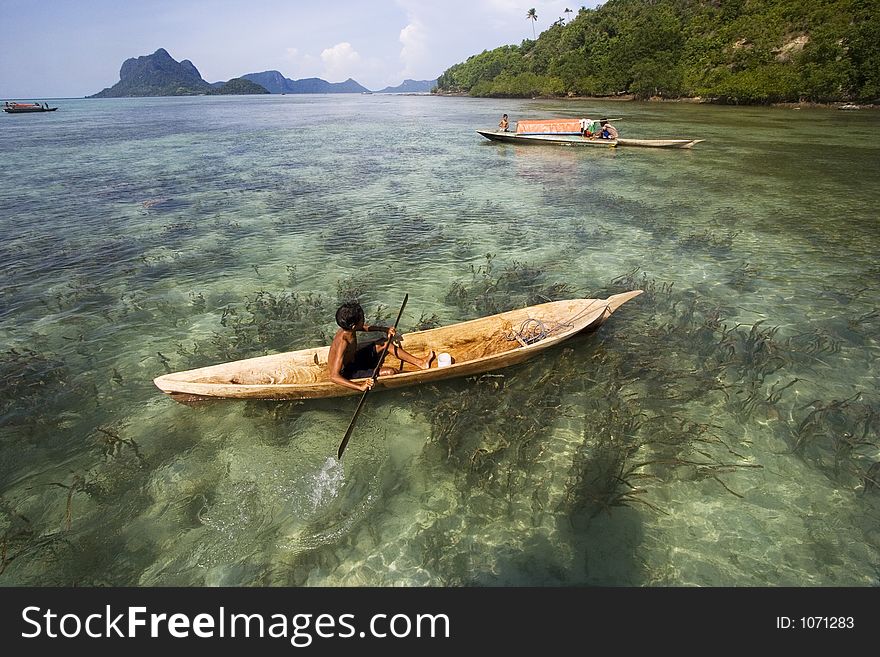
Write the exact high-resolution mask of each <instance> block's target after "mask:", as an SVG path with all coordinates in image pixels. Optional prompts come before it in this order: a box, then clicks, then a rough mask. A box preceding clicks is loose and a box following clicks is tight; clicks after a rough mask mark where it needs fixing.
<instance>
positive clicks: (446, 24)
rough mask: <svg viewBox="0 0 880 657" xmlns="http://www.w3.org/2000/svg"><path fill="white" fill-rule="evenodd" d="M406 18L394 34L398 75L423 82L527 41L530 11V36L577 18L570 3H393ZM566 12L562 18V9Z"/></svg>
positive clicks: (562, 0) (477, 0)
mask: <svg viewBox="0 0 880 657" xmlns="http://www.w3.org/2000/svg"><path fill="white" fill-rule="evenodd" d="M396 4H397V6H398V7H400V8H401V9H402V10H403V11H404V13H405V14H406V19H407V24H406V26H405V27H404V28H403V29H402V30H401V31H400V37H399V39H400V44H401V49H400V61H401V63H402V66H403V68H402V70H401V72H400V75H402V76H403V77H409V78H415V79H420V80H421V79H427V78H431V77H434V76H436V75H439V74H440V73H442V72H443V71H444V70H445V69H446V68H448V67H449V66H451V65H452V64H454V63H457V62H461V61H464V60H465V59H467V58H468V57H470V56H471V55H476V54H479V53H481V52H482V51H483V50H491V49H492V48H497V47H498V46H501V45H507V44H519V43H520V42H521V41H522V40H523V39H531V38H532V21H530V20H527V19H526V13H527V12H528V10H529V9H531V8H532V7H534V8H535V10H536V12H537V15H538V21H537V23H536V24H535V26H534V27H535V31H536V33H540V32H541V31H543V30H546V29H547V28H549V27H550V26H551V25H552V24H553V22H555V21H556V20H557V19H558V18H564V19H567V20H570V19H573V18H574V17H575V16H576V15H577V11H578V9H580V7H581V5H582V4H586V5H587V6H589V7H593V6H595V5H596V4H597V2H596V1H595V0H593V1H592V2H587V3H583V2H578V3H573V2H571V1H570V0H552V1H549V2H539V1H538V0H523V1H519V0H447V1H446V2H442V3H435V2H425V1H424V0H396ZM567 7H568V8H571V9H572V13H570V14H565V9H566V8H567Z"/></svg>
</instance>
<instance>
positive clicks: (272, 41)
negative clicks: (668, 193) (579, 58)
mask: <svg viewBox="0 0 880 657" xmlns="http://www.w3.org/2000/svg"><path fill="white" fill-rule="evenodd" d="M597 4H598V3H597V2H587V3H583V2H579V3H576V4H573V3H570V2H568V3H567V2H564V1H562V2H556V1H553V2H539V1H537V0H527V1H526V2H517V1H516V0H513V1H510V0H445V1H444V2H437V1H431V0H361V1H355V0H337V1H336V2H327V1H326V0H322V1H318V0H250V1H249V2H242V1H240V0H214V1H209V0H142V1H140V2H137V1H135V2H129V1H128V0H80V1H77V0H67V1H65V0H0V99H4V100H6V99H9V100H12V99H18V100H20V99H22V98H26V99H32V98H36V99H40V98H75V97H82V96H86V95H90V94H94V93H96V92H98V91H100V90H101V89H103V88H105V87H110V86H112V85H114V84H116V82H118V81H119V68H120V66H121V65H122V62H123V61H125V60H126V59H128V58H129V57H138V56H140V55H147V54H150V53H152V52H155V51H156V49H158V48H165V49H166V50H167V51H168V52H169V54H170V55H171V56H172V57H173V58H174V59H176V60H178V61H182V60H184V59H189V60H190V61H191V62H192V63H193V64H195V66H196V68H198V69H199V72H200V73H201V74H202V77H203V78H204V79H205V80H207V81H208V82H217V81H219V80H228V79H229V78H233V77H237V76H240V75H244V74H245V73H256V72H260V71H267V70H278V71H281V73H282V74H284V75H285V76H286V77H288V78H292V79H300V78H307V77H320V78H323V79H325V80H328V81H329V82H341V81H343V80H345V79H347V78H349V77H351V78H354V79H355V80H357V81H358V82H360V83H361V84H363V85H364V86H365V87H367V88H369V89H374V90H378V89H381V88H383V87H385V86H395V85H398V84H400V83H401V82H402V81H403V80H404V79H405V78H411V79H415V80H428V79H433V78H435V77H437V76H438V75H440V74H441V73H442V72H443V71H444V70H446V69H447V68H449V67H450V66H452V65H453V64H456V63H458V62H461V61H464V60H465V59H467V58H468V57H469V56H471V55H474V54H477V53H480V52H482V51H483V50H490V49H492V48H496V47H498V46H501V45H505V44H519V43H520V42H521V41H522V40H523V39H526V38H531V37H532V23H531V21H530V20H527V19H526V13H527V12H528V10H529V9H530V8H532V7H534V8H535V10H536V12H537V14H538V21H537V23H536V24H535V29H536V31H537V32H540V31H541V30H545V29H547V28H548V27H549V26H550V25H551V24H552V23H553V22H554V21H555V20H557V19H558V18H574V16H575V15H576V14H575V13H571V14H565V13H564V10H565V9H566V8H570V9H572V10H573V12H576V11H577V10H578V9H579V8H580V7H581V6H584V5H585V6H587V7H595V6H596V5H597Z"/></svg>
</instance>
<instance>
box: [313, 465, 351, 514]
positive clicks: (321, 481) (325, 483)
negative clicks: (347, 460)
mask: <svg viewBox="0 0 880 657" xmlns="http://www.w3.org/2000/svg"><path fill="white" fill-rule="evenodd" d="M344 476H345V471H344V470H343V468H342V462H341V461H337V460H336V459H335V458H333V457H332V456H331V457H329V458H328V459H327V461H326V462H325V463H324V465H323V466H322V467H321V471H320V472H319V473H318V474H317V476H316V477H315V487H314V488H312V490H311V494H310V496H309V497H310V499H311V501H312V510H313V511H316V510H317V509H318V507H320V506H323V505H324V504H325V503H326V502H327V501H329V500H331V499H333V498H334V497H336V495H337V493H338V492H339V488H340V487H341V485H342V480H343V478H344Z"/></svg>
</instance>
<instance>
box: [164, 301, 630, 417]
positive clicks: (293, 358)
mask: <svg viewBox="0 0 880 657" xmlns="http://www.w3.org/2000/svg"><path fill="white" fill-rule="evenodd" d="M641 293H642V290H633V291H632V292H624V293H622V294H615V295H612V296H610V297H608V298H607V299H568V300H565V301H552V302H550V303H543V304H539V305H536V306H529V307H528V308H521V309H519V310H511V311H509V312H505V313H500V314H498V315H492V316H489V317H482V318H480V319H474V320H470V321H467V322H461V323H459V324H451V325H449V326H441V327H439V328H435V329H430V330H426V331H414V332H412V333H406V334H405V335H403V334H402V336H403V345H402V346H403V348H404V349H406V350H407V351H408V352H410V353H411V354H414V355H416V356H421V355H423V354H425V353H427V352H428V351H430V350H431V349H433V350H434V351H435V352H437V353H438V354H440V353H444V352H445V353H448V354H450V355H451V356H452V363H453V364H452V365H450V366H447V367H437V364H436V360H435V362H434V363H433V364H432V366H431V368H430V369H428V370H419V369H417V368H415V367H414V366H412V365H409V364H407V363H403V362H401V361H400V360H398V359H397V358H396V357H395V356H394V355H393V354H392V353H391V352H390V351H389V353H388V356H386V358H385V363H384V365H385V366H388V367H393V368H395V369H397V370H399V373H397V374H391V375H386V376H380V377H379V378H378V379H377V380H376V385H375V387H374V388H373V390H379V389H381V388H400V387H404V386H410V385H416V384H420V383H428V382H433V381H440V380H442V379H450V378H454V377H459V376H472V375H474V374H482V373H484V372H490V371H492V370H497V369H500V368H502V367H507V366H509V365H515V364H517V363H521V362H523V361H525V360H527V359H529V358H531V357H532V356H535V355H537V354H539V353H540V352H542V351H544V350H545V349H549V348H550V347H553V346H555V345H557V344H559V343H560V342H563V341H564V340H566V339H568V338H570V337H571V336H573V335H575V334H577V333H580V332H581V331H583V330H585V329H593V328H596V327H598V326H599V325H601V324H602V323H603V322H604V321H605V320H607V319H608V317H610V316H611V314H612V313H613V312H614V311H615V310H617V309H618V308H619V307H620V306H621V305H622V304H624V303H626V302H627V301H629V300H630V299H632V298H633V297H636V296H638V295H639V294H641ZM542 333H543V334H544V337H542V338H541V339H538V340H537V341H534V342H532V339H533V338H535V337H537V336H538V335H540V334H542ZM329 352H330V347H329V346H327V347H317V348H311V349H301V350H299V351H290V352H286V353H281V354H273V355H270V356H259V357H257V358H248V359H245V360H238V361H234V362H231V363H223V364H220V365H212V366H210V367H202V368H199V369H194V370H187V371H185V372H175V373H173V374H165V375H163V376H160V377H157V378H156V379H154V383H155V384H156V386H157V387H158V388H159V389H160V390H162V391H163V392H165V393H168V394H169V395H171V396H172V397H175V398H178V399H181V400H192V399H198V398H211V397H222V398H233V399H314V398H320V397H342V396H346V395H359V394H362V393H361V392H360V391H358V390H352V389H350V388H345V387H343V386H340V385H337V384H335V383H333V382H331V381H330V379H329V377H328V374H327V355H328V354H329ZM355 380H362V379H355Z"/></svg>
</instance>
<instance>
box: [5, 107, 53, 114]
mask: <svg viewBox="0 0 880 657" xmlns="http://www.w3.org/2000/svg"><path fill="white" fill-rule="evenodd" d="M57 109H58V108H57V107H49V108H46V107H4V108H3V111H4V112H7V113H8V114H35V113H37V112H54V111H55V110H57Z"/></svg>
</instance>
